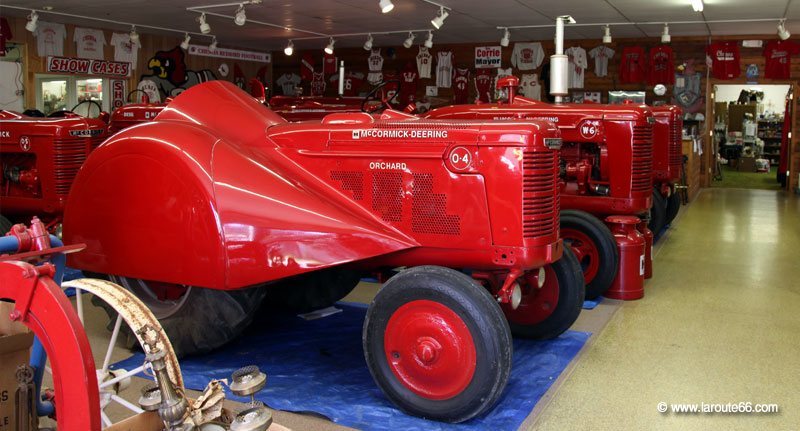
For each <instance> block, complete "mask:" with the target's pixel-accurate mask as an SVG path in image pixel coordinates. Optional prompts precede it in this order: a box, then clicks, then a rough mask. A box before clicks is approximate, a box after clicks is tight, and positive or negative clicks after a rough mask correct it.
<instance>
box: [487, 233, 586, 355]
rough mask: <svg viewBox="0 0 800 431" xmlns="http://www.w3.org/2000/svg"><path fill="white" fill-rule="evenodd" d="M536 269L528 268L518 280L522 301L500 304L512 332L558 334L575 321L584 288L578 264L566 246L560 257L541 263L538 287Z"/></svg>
mask: <svg viewBox="0 0 800 431" xmlns="http://www.w3.org/2000/svg"><path fill="white" fill-rule="evenodd" d="M538 272H539V271H531V272H529V273H527V274H525V275H524V276H523V277H522V278H521V279H520V280H519V282H520V284H521V288H522V301H521V302H520V304H519V306H518V307H517V308H516V309H513V308H511V305H510V304H503V311H505V313H506V318H508V324H509V326H510V327H511V332H512V333H513V334H514V335H516V336H519V337H522V338H533V339H537V340H543V339H549V338H555V337H558V336H559V335H561V334H562V333H563V332H564V331H566V330H567V329H569V327H570V326H572V324H573V323H575V320H577V319H578V315H580V313H581V308H582V307H583V299H584V294H585V291H586V288H585V287H584V284H583V273H582V272H581V266H580V264H579V263H578V259H577V258H576V257H575V254H574V253H573V252H572V250H570V248H569V246H565V247H564V254H563V256H561V259H559V260H557V261H555V262H553V263H551V264H550V265H547V266H545V267H544V280H543V284H542V286H541V287H539V284H540V283H541V282H542V280H540V279H539V277H540V275H539V274H538Z"/></svg>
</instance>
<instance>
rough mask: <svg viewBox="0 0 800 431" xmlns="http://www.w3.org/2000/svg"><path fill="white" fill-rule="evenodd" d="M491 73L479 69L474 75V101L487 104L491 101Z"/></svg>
mask: <svg viewBox="0 0 800 431" xmlns="http://www.w3.org/2000/svg"><path fill="white" fill-rule="evenodd" d="M492 81H493V79H492V71H491V70H490V69H480V70H478V73H477V74H476V75H475V100H476V101H480V102H483V103H489V102H490V101H491V100H492Z"/></svg>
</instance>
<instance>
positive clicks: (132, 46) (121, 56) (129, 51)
mask: <svg viewBox="0 0 800 431" xmlns="http://www.w3.org/2000/svg"><path fill="white" fill-rule="evenodd" d="M111 45H113V46H114V61H124V62H128V63H130V64H131V69H132V70H134V71H135V70H136V57H138V54H139V44H136V43H133V42H131V35H130V33H114V34H113V35H111Z"/></svg>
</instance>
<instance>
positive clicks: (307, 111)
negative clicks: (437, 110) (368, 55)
mask: <svg viewBox="0 0 800 431" xmlns="http://www.w3.org/2000/svg"><path fill="white" fill-rule="evenodd" d="M401 85H402V82H401V81H398V80H388V81H384V82H381V83H380V84H378V85H376V86H375V87H373V88H372V89H371V90H370V91H369V93H367V95H366V96H364V97H306V96H299V97H288V96H273V97H272V98H271V99H269V105H268V106H269V107H270V109H272V111H274V112H275V113H276V114H278V115H280V116H281V117H283V118H284V119H285V120H286V121H308V120H321V119H322V118H324V117H325V116H326V115H328V114H341V113H348V112H349V113H355V112H367V113H378V112H379V111H381V110H383V109H386V108H391V109H396V108H402V107H401V106H400V104H399V102H398V96H399V95H400V87H401ZM253 88H255V87H253Z"/></svg>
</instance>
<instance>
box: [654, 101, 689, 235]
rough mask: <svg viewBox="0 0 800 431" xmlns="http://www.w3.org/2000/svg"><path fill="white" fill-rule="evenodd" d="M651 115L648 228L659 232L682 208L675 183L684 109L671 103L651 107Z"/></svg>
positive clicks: (678, 176) (680, 158)
mask: <svg viewBox="0 0 800 431" xmlns="http://www.w3.org/2000/svg"><path fill="white" fill-rule="evenodd" d="M652 110H653V116H654V117H655V119H656V123H655V125H653V187H654V188H655V193H654V194H653V212H652V214H651V217H652V220H651V229H652V230H653V232H654V233H655V234H658V233H659V232H660V231H661V229H662V228H663V227H664V226H665V225H668V224H670V223H671V222H672V220H673V219H674V218H675V216H676V215H678V210H680V208H681V198H680V195H679V194H678V191H677V190H676V188H675V185H676V184H677V183H678V182H679V181H680V179H681V169H682V168H683V148H682V145H683V111H682V110H681V108H679V107H677V106H674V105H662V106H654V107H653V108H652Z"/></svg>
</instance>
